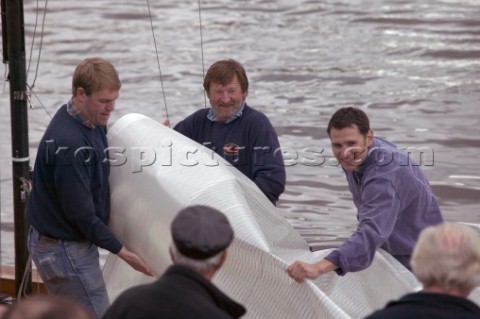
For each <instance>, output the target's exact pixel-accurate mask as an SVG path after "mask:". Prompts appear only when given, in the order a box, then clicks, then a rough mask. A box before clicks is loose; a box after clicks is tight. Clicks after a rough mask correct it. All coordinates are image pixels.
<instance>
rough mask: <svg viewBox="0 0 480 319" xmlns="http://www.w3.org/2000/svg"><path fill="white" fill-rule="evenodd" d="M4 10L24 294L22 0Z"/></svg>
mask: <svg viewBox="0 0 480 319" xmlns="http://www.w3.org/2000/svg"><path fill="white" fill-rule="evenodd" d="M6 12H7V15H6V20H7V39H8V70H9V79H10V119H11V123H10V125H11V129H12V168H13V203H14V228H15V289H16V293H17V294H18V292H19V291H20V288H21V286H20V284H21V282H22V279H23V277H24V275H25V273H27V274H28V275H27V277H26V279H27V282H25V283H24V287H25V289H26V290H27V291H26V292H27V293H30V290H31V275H30V269H27V268H26V264H27V260H28V250H27V234H28V233H27V231H28V222H27V220H26V219H25V214H24V211H25V206H26V198H27V195H28V194H27V191H26V190H25V189H24V188H23V187H22V179H23V180H24V181H28V180H29V171H30V157H29V154H28V114H27V111H28V108H27V102H28V99H27V76H26V65H25V30H24V20H23V0H6Z"/></svg>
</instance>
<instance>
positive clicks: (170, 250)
mask: <svg viewBox="0 0 480 319" xmlns="http://www.w3.org/2000/svg"><path fill="white" fill-rule="evenodd" d="M168 253H169V254H170V258H171V259H172V262H173V263H175V258H174V257H173V253H172V247H169V248H168Z"/></svg>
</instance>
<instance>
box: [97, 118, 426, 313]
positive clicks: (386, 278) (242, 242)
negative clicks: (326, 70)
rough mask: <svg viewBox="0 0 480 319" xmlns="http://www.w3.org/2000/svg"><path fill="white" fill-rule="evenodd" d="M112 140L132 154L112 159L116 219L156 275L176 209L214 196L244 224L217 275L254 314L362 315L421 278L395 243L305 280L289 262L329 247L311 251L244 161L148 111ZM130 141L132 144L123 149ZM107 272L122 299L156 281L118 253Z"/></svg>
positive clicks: (166, 260) (127, 121) (212, 202)
mask: <svg viewBox="0 0 480 319" xmlns="http://www.w3.org/2000/svg"><path fill="white" fill-rule="evenodd" d="M109 143H110V147H113V150H111V154H110V157H112V155H113V156H114V157H116V158H118V159H120V160H119V161H118V163H121V162H122V160H124V159H125V158H126V159H127V161H126V162H125V163H124V164H123V165H120V166H114V167H112V172H111V178H110V182H111V189H112V215H111V225H110V226H111V228H112V230H113V231H114V233H115V234H116V235H117V236H118V238H119V239H120V240H121V241H122V242H123V243H124V244H125V245H126V246H127V247H129V248H130V249H131V250H133V251H134V252H136V253H138V254H139V255H140V256H141V257H142V258H144V259H145V260H146V262H147V263H148V264H149V266H150V267H151V268H152V270H153V272H154V274H155V276H156V277H158V276H160V275H161V274H162V273H163V272H164V270H165V269H166V267H168V265H169V264H170V263H171V261H170V257H169V254H168V246H169V245H170V231H169V226H170V222H171V221H172V219H173V217H174V215H175V213H176V212H178V211H179V210H180V209H182V208H183V207H186V206H189V205H194V204H204V205H209V206H212V207H214V208H216V209H218V210H220V211H221V212H223V213H224V214H225V215H226V216H227V217H228V219H229V221H230V223H231V224H232V226H233V228H234V231H235V239H234V241H233V243H232V245H231V246H230V248H229V251H228V252H229V255H228V258H227V263H226V264H225V266H224V267H223V268H222V269H221V270H220V272H219V273H218V274H217V275H216V276H215V278H214V283H215V284H216V285H217V286H218V287H219V288H220V289H221V290H223V291H224V292H225V293H227V294H228V295H229V296H231V297H232V298H233V299H235V300H237V301H239V302H240V303H242V304H243V305H245V307H246V308H247V315H246V316H245V317H246V318H262V319H265V318H272V319H273V318H275V319H278V318H336V319H338V318H360V317H362V316H364V315H366V314H369V313H370V312H372V311H373V310H375V309H378V308H381V307H383V306H384V304H385V303H386V302H387V301H389V300H392V299H397V298H398V297H400V296H401V295H402V294H404V293H406V292H408V291H411V290H413V289H415V288H416V287H418V286H419V285H418V282H417V281H416V280H415V278H414V276H413V275H412V274H411V273H410V272H408V271H407V270H406V269H405V268H404V267H403V266H401V265H400V264H399V263H397V262H396V261H395V260H394V259H393V258H392V257H391V256H390V255H388V254H386V253H385V252H380V253H377V255H376V257H375V260H374V262H373V264H372V266H371V267H369V268H368V269H366V270H364V271H361V272H357V273H350V274H347V275H346V276H344V277H339V276H337V275H336V274H335V273H330V274H328V275H325V276H322V277H320V278H319V279H318V280H315V281H307V282H306V283H303V284H298V283H296V282H295V281H293V280H292V279H291V278H290V277H289V276H288V275H287V273H286V269H287V266H288V265H289V264H291V263H292V262H293V261H295V260H297V259H301V260H305V261H310V262H313V261H317V260H319V259H320V258H321V257H323V256H325V255H326V254H327V253H328V252H329V251H328V250H323V251H317V252H310V250H309V246H308V245H307V243H306V242H305V240H303V239H302V238H301V237H300V236H299V235H298V233H297V232H296V231H295V230H294V229H293V227H292V226H291V225H290V224H289V223H288V221H287V220H285V219H284V218H283V217H282V216H281V215H280V213H279V212H278V211H277V209H276V208H275V207H274V206H273V205H272V204H271V203H270V202H269V201H268V199H267V198H266V197H265V196H264V195H263V194H262V193H261V191H260V190H259V189H258V188H257V187H256V185H255V184H254V183H253V182H252V181H250V180H249V179H248V178H247V177H245V176H244V175H243V174H242V173H240V172H239V171H238V170H237V169H235V168H233V167H231V166H229V165H228V164H227V163H226V162H225V161H224V160H223V159H222V158H220V157H218V156H216V154H215V155H213V157H212V153H211V151H208V150H206V149H203V147H202V146H201V145H199V144H197V143H195V142H193V141H191V140H190V139H188V138H186V137H184V136H183V135H181V134H178V133H177V132H175V131H174V130H172V129H169V128H167V127H165V126H163V125H162V124H160V123H158V122H155V121H153V120H151V119H149V118H147V117H145V116H143V115H140V114H129V115H126V116H124V117H122V118H121V119H120V120H118V121H117V122H116V123H115V124H114V125H113V127H112V128H111V129H110V132H109ZM115 147H118V148H115ZM120 149H125V152H124V153H123V154H121V155H120V153H117V154H116V155H115V152H117V151H119V150H120ZM195 149H197V150H198V151H197V152H196V153H188V152H189V151H191V152H193V151H194V150H195ZM202 149H203V150H202ZM142 152H143V156H140V154H141V153H142ZM187 153H188V154H189V157H188V158H187V156H186V155H187ZM153 154H154V155H155V160H152V158H153ZM195 162H197V165H193V164H194V163H195ZM217 162H218V165H215V164H216V163H217ZM118 163H117V164H118ZM149 164H150V165H149ZM147 165H148V166H147ZM139 169H141V171H139ZM104 275H105V280H106V283H107V289H108V291H109V294H110V298H111V300H112V301H113V300H114V299H115V298H116V297H117V296H118V295H119V294H120V293H121V292H122V291H124V290H125V289H126V288H128V287H131V286H133V285H137V284H140V283H145V282H149V281H152V280H154V279H152V278H148V277H146V276H143V275H142V274H140V273H138V272H136V271H134V270H133V269H131V268H130V267H129V266H128V265H126V264H125V263H124V262H123V261H121V260H120V259H118V258H117V257H116V256H114V255H110V256H109V257H108V259H107V262H106V265H105V268H104Z"/></svg>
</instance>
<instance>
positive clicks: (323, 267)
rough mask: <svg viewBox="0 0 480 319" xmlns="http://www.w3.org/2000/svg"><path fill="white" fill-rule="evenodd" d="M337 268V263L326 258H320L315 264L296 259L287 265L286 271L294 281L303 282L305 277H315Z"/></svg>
mask: <svg viewBox="0 0 480 319" xmlns="http://www.w3.org/2000/svg"><path fill="white" fill-rule="evenodd" d="M337 268H338V267H337V265H335V264H334V263H332V262H331V261H329V260H326V259H322V260H320V261H319V262H317V263H315V264H309V263H306V262H303V261H299V260H297V261H296V262H294V263H293V264H291V265H290V267H288V269H287V272H288V274H289V275H290V277H292V278H293V279H295V281H297V282H303V281H304V280H305V279H316V278H318V277H320V276H321V275H323V274H326V273H327V272H330V271H333V270H335V269H337Z"/></svg>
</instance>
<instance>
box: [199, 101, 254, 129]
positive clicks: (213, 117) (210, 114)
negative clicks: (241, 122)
mask: <svg viewBox="0 0 480 319" xmlns="http://www.w3.org/2000/svg"><path fill="white" fill-rule="evenodd" d="M244 107H245V102H243V103H242V107H241V108H240V110H238V112H237V113H235V114H233V116H232V117H231V118H229V119H228V120H227V121H226V122H225V124H228V123H230V122H232V121H233V120H235V119H237V118H239V117H240V116H242V112H243V108H244ZM207 118H208V119H209V120H210V121H212V122H217V121H218V120H217V116H216V115H215V113H214V112H213V109H212V108H209V109H208V114H207Z"/></svg>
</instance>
